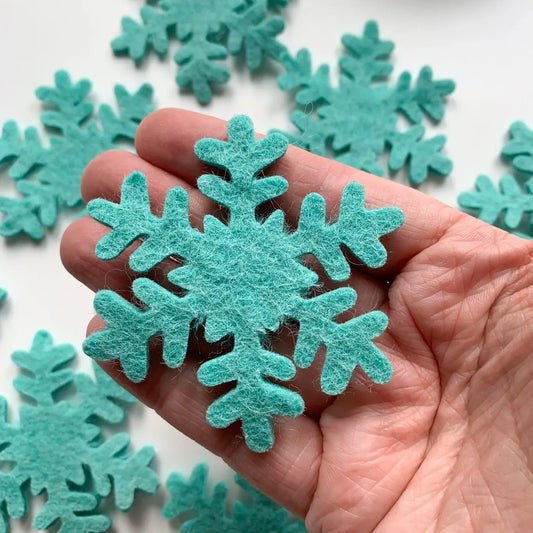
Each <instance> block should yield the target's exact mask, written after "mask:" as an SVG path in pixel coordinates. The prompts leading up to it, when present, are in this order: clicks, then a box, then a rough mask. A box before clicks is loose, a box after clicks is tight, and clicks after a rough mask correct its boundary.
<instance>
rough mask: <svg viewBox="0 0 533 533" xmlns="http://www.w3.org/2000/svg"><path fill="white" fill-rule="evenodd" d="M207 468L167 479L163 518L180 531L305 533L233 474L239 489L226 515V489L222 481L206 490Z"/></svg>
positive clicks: (300, 524)
mask: <svg viewBox="0 0 533 533" xmlns="http://www.w3.org/2000/svg"><path fill="white" fill-rule="evenodd" d="M208 472H209V469H208V467H207V465H206V464H205V463H200V464H198V465H196V466H195V467H194V469H193V471H192V473H191V475H190V477H189V479H186V478H185V477H184V476H183V475H181V474H180V473H179V472H173V473H172V474H170V476H169V477H168V479H167V489H168V492H169V493H170V501H168V502H167V503H166V505H165V507H164V508H163V516H164V517H165V518H167V519H169V520H172V519H174V520H177V521H179V522H180V531H188V532H189V533H212V532H216V533H307V529H306V528H305V524H304V522H303V521H302V520H298V519H296V517H294V516H293V515H292V514H291V513H289V512H288V511H287V510H285V509H283V507H281V506H279V505H278V504H277V503H275V502H274V501H272V500H271V499H270V498H267V497H266V496H265V495H264V494H261V493H260V492H259V491H258V490H257V489H255V488H254V487H252V485H250V484H249V483H247V482H246V481H245V480H244V479H243V478H242V477H241V476H239V475H238V474H235V481H236V483H237V484H238V485H239V487H240V488H241V489H242V490H241V491H240V492H241V495H240V496H239V497H238V499H237V500H236V501H235V502H233V503H232V505H231V511H230V512H228V509H227V507H228V505H227V503H228V498H227V494H228V489H227V485H226V483H224V482H219V483H217V484H216V485H215V486H214V488H213V490H212V491H211V493H210V491H209V488H208Z"/></svg>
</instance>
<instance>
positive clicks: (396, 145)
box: [278, 21, 455, 185]
mask: <svg viewBox="0 0 533 533" xmlns="http://www.w3.org/2000/svg"><path fill="white" fill-rule="evenodd" d="M342 44H343V45H344V47H345V54H343V55H342V56H341V58H340V59H339V68H340V70H341V75H340V79H339V85H338V87H333V86H332V85H331V82H330V77H329V66H328V65H320V66H319V67H318V69H317V70H316V72H313V69H312V65H311V55H310V53H309V51H308V50H306V49H303V50H300V51H299V52H298V53H297V54H296V56H294V57H293V56H291V55H289V54H285V55H284V56H283V57H282V63H283V65H284V66H285V69H286V72H285V74H283V75H282V76H280V78H279V80H278V83H279V86H280V87H281V88H282V89H284V90H287V91H293V90H296V95H295V98H296V102H297V104H299V105H300V106H301V107H302V110H296V111H294V113H293V115H292V121H293V123H294V125H295V126H296V127H297V128H298V130H299V133H297V134H287V137H288V138H289V139H290V142H292V143H294V144H296V145H297V146H300V147H302V148H305V149H306V150H309V151H311V152H314V153H317V154H319V155H326V154H328V153H330V152H332V153H333V155H334V157H335V159H337V160H338V161H340V162H342V163H345V164H347V165H351V166H354V167H356V168H359V169H362V170H366V171H368V172H371V173H372V174H377V175H378V176H381V175H382V174H383V168H382V167H381V165H380V163H379V162H378V158H379V156H380V155H381V154H383V153H384V152H385V150H386V148H387V147H388V148H389V150H390V155H389V161H388V166H389V170H390V171H391V172H393V173H394V172H397V171H398V170H400V168H402V167H407V168H408V175H409V180H410V181H411V183H412V184H414V185H418V184H420V183H422V182H423V181H424V180H425V179H426V178H427V176H428V174H429V173H430V172H434V173H436V174H437V175H440V176H446V175H448V174H449V173H450V172H451V170H452V163H451V161H450V160H449V159H448V158H447V157H446V156H444V155H443V154H442V153H441V150H442V148H443V146H444V143H445V141H446V138H445V137H444V136H443V135H438V136H436V137H433V138H430V139H424V138H423V137H424V132H425V127H424V126H423V125H422V124H421V122H422V120H423V118H424V115H427V116H428V117H429V118H430V119H432V120H433V121H436V122H438V121H440V120H441V119H442V118H443V116H444V97H445V96H446V95H448V94H450V93H451V92H453V90H454V89H455V84H454V82H453V81H451V80H434V79H433V74H432V71H431V69H430V68H429V67H424V68H422V69H421V71H420V73H419V75H418V77H417V79H416V82H415V83H414V85H413V86H411V85H412V79H411V74H409V73H408V72H403V73H402V74H401V75H400V77H399V79H398V82H397V84H396V85H395V86H389V85H386V84H385V82H386V81H387V79H388V76H389V75H390V73H391V72H392V65H391V63H389V61H388V58H389V56H390V54H391V53H392V51H393V49H394V44H393V43H392V42H391V41H383V40H381V39H380V38H379V32H378V26H377V24H376V23H375V22H373V21H370V22H368V23H367V24H366V26H365V29H364V32H363V36H362V37H357V36H355V35H344V36H343V37H342ZM400 115H403V116H404V117H405V118H406V119H407V121H408V122H409V124H410V127H409V129H407V130H405V128H403V129H402V128H401V127H400V125H399V124H398V119H399V117H400Z"/></svg>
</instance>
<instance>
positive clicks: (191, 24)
mask: <svg viewBox="0 0 533 533" xmlns="http://www.w3.org/2000/svg"><path fill="white" fill-rule="evenodd" d="M287 1H288V0H269V1H267V0H155V1H153V2H150V4H151V5H146V6H144V7H143V8H142V9H141V13H140V14H141V20H142V22H136V21H135V20H133V19H132V18H130V17H124V18H123V19H122V30H123V34H122V35H120V36H119V37H117V38H116V39H114V40H113V42H112V43H111V46H112V48H113V51H114V52H115V53H118V54H127V55H129V56H130V57H131V58H132V59H133V60H135V61H136V62H141V61H143V60H144V58H145V57H146V55H147V53H148V52H149V51H150V50H151V49H153V50H154V51H155V52H156V53H157V54H158V55H159V56H165V55H166V54H167V52H168V48H169V41H171V40H172V39H177V40H179V41H180V42H181V44H182V46H181V48H180V49H179V50H178V51H177V52H176V54H175V55H174V61H175V62H176V64H177V65H178V74H177V76H176V83H177V84H178V85H179V86H180V87H189V88H190V89H192V92H193V93H194V95H195V96H196V98H197V99H198V101H199V102H200V103H202V104H207V103H209V101H210V100H211V98H212V96H213V88H214V86H216V85H219V84H224V83H226V82H227V81H228V80H229V77H230V74H229V71H228V70H227V68H226V67H225V66H224V65H223V64H221V63H220V61H221V60H223V59H225V58H226V57H227V55H228V53H229V54H233V55H239V54H240V55H243V56H244V57H245V58H246V64H247V65H248V67H249V68H250V69H251V70H257V69H258V68H259V67H260V66H261V65H262V64H263V61H264V59H265V58H267V57H270V58H273V59H275V60H278V59H279V57H280V56H281V54H282V53H284V52H285V51H286V49H285V46H283V45H282V44H281V43H280V42H279V41H278V40H277V39H276V37H277V35H278V34H279V33H281V32H282V31H283V28H284V21H283V19H282V18H281V17H280V16H278V15H274V16H273V15H272V10H274V11H276V10H279V8H282V7H284V6H286V4H287Z"/></svg>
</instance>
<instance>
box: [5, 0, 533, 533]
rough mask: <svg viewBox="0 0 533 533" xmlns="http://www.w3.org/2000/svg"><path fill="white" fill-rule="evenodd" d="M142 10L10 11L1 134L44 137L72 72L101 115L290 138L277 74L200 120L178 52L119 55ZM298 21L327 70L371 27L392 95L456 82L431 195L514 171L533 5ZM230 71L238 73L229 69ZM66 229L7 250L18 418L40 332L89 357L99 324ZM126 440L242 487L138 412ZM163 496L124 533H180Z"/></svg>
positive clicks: (299, 12)
mask: <svg viewBox="0 0 533 533" xmlns="http://www.w3.org/2000/svg"><path fill="white" fill-rule="evenodd" d="M142 5H143V2H142V0H112V1H110V0H91V1H88V0H76V1H73V0H47V1H46V2H43V1H40V0H0V72H1V73H2V74H1V78H0V122H1V123H3V122H5V121H6V120H7V119H11V118H14V119H16V120H17V121H18V122H19V123H20V125H21V126H22V127H26V126H29V125H38V124H39V114H40V111H41V108H40V103H39V102H38V101H37V100H36V98H35V97H34V90H35V88H36V87H38V86H40V85H52V84H53V74H54V72H55V71H56V70H58V69H67V70H68V71H69V72H70V73H71V75H72V77H73V79H74V80H78V79H80V78H84V77H87V78H89V79H90V80H91V81H92V82H93V93H92V95H93V97H94V101H95V102H96V103H102V102H110V103H112V104H113V105H114V97H113V85H114V84H115V83H123V84H125V85H126V86H127V87H128V89H130V90H133V89H136V88H137V87H138V86H140V85H141V84H142V83H143V82H146V81H148V82H150V83H151V84H152V85H153V86H154V88H155V102H156V105H157V106H158V107H164V106H180V107H185V108H189V109H194V110H202V111H204V112H206V113H211V114H214V115H217V116H219V117H223V118H229V117H231V116H232V115H234V114H237V113H247V114H249V115H250V116H251V117H252V119H253V120H254V122H255V125H256V128H257V129H258V130H262V131H267V130H268V129H270V128H273V127H278V128H285V129H291V128H290V123H289V113H290V109H291V101H290V98H289V97H288V95H287V94H286V93H283V92H281V91H280V90H279V89H278V88H277V86H276V78H275V76H274V75H273V74H268V73H267V74H264V75H253V76H251V75H250V74H249V71H247V70H246V69H241V70H239V71H238V72H235V71H232V78H231V80H230V83H229V84H228V85H227V86H226V87H225V89H224V90H223V96H219V97H217V98H215V99H214V100H213V102H212V103H211V104H210V105H209V106H207V107H203V108H202V107H201V106H199V105H198V104H197V103H196V100H195V99H194V98H193V97H192V96H191V95H189V94H180V92H179V91H178V89H177V88H176V86H175V85H174V82H173V79H174V75H175V71H176V70H175V69H176V67H175V65H174V63H173V62H172V60H171V57H172V55H173V52H174V51H175V50H176V49H177V47H178V46H177V45H176V44H174V46H173V47H171V50H170V54H169V56H168V57H167V58H166V59H164V60H160V59H158V58H157V56H155V55H152V56H150V58H149V59H148V60H147V61H146V62H145V63H144V64H143V66H142V67H141V68H135V67H134V65H133V62H132V61H131V60H129V59H128V58H115V57H114V56H113V54H112V53H111V50H110V46H109V43H110V41H111V39H112V38H113V37H115V36H117V35H118V34H119V33H120V19H121V17H122V16H123V15H130V16H133V17H134V18H136V19H138V10H139V8H140V7H141V6H142ZM286 18H287V27H286V30H285V32H284V34H282V36H281V40H282V42H284V43H285V44H286V45H287V46H288V47H289V49H290V50H291V51H293V52H295V51H296V50H297V49H299V48H301V47H304V46H306V47H308V48H309V49H310V50H311V52H312V54H313V57H314V61H315V64H318V62H328V63H330V64H331V65H333V66H334V65H335V64H336V60H337V58H338V55H339V52H340V50H341V47H340V36H341V35H342V34H343V33H346V32H350V33H356V34H361V32H362V29H363V25H364V23H365V22H366V21H367V20H369V19H376V20H377V21H378V22H379V24H380V31H381V36H382V38H385V39H391V40H393V41H394V42H395V43H396V49H395V52H394V54H393V64H394V65H395V71H394V73H393V75H392V78H391V79H392V82H395V81H396V79H397V77H398V75H399V73H400V72H401V71H403V70H409V71H411V72H412V73H414V74H416V73H418V71H419V69H420V67H422V66H423V65H426V64H429V65H431V66H432V67H433V70H434V74H435V77H436V78H448V77H449V78H453V79H454V80H455V81H456V82H457V90H456V91H455V93H453V95H452V96H451V97H450V98H449V99H448V105H447V114H446V117H445V119H444V120H443V121H442V122H441V123H440V125H438V126H437V127H436V128H434V129H435V130H436V131H438V132H439V133H445V134H446V135H447V136H448V143H447V147H446V153H447V154H448V155H449V157H451V159H452V160H453V162H454V165H455V167H454V171H453V173H452V175H451V176H449V177H448V178H446V179H445V180H440V179H438V178H431V179H430V180H428V182H426V183H424V184H423V185H422V186H421V189H422V190H423V191H424V192H427V193H428V194H431V195H433V196H436V197H437V198H439V199H441V200H442V201H444V202H447V203H449V204H451V205H454V206H455V205H456V197H457V194H458V193H459V192H460V191H462V190H466V189H469V188H471V187H472V186H473V182H474V179H475V177H476V175H478V174H480V173H486V174H488V175H490V176H492V177H493V178H499V177H500V176H501V174H502V173H503V172H504V171H505V168H506V167H505V165H504V164H503V163H502V162H501V161H500V160H499V158H498V154H499V151H500V149H501V147H502V144H503V142H504V141H505V139H506V132H507V130H508V127H509V125H510V124H511V123H512V122H513V121H514V120H518V119H520V120H524V121H525V122H526V123H528V124H529V125H530V126H533V105H532V103H531V101H532V97H533V90H532V89H533V84H532V82H533V67H532V65H533V61H532V60H533V57H532V56H533V31H532V28H533V4H532V2H531V1H529V0H446V1H444V0H441V1H440V2H437V1H436V0H328V1H325V0H292V2H291V6H290V7H289V8H288V9H287V10H286ZM232 63H233V61H232V60H231V59H230V60H228V65H229V66H230V67H231V65H232ZM335 71H336V69H335V68H333V72H335ZM432 129H433V128H430V132H431V130H432ZM41 131H42V128H41ZM44 139H45V144H46V142H47V141H46V136H45V137H44ZM5 170H6V169H5V167H2V168H1V169H0V174H1V178H0V193H2V194H10V195H11V194H13V193H14V187H13V183H12V182H11V180H10V179H9V178H8V177H7V173H6V172H5ZM396 179H398V180H400V181H402V180H405V177H404V176H402V175H400V176H398V177H397V178H396ZM66 223H67V222H66V221H65V219H64V218H62V219H61V224H60V225H59V227H57V228H56V229H55V230H54V231H52V232H50V234H48V236H47V237H46V239H45V240H44V241H43V242H41V243H38V244H35V243H32V242H30V241H29V240H27V239H24V240H22V241H20V242H16V243H11V244H6V243H5V242H4V241H3V240H2V241H1V242H0V286H4V287H6V288H7V289H8V290H9V301H8V303H7V305H6V306H5V307H4V309H3V310H2V311H1V312H0V392H1V394H3V395H5V396H6V397H7V398H8V399H9V401H10V404H11V406H12V408H11V416H12V418H13V417H15V418H16V407H17V405H18V403H19V399H18V397H17V395H16V394H14V393H13V390H12V387H11V381H12V379H13V377H14V376H15V375H16V374H17V370H16V368H15V366H14V365H13V363H11V360H10V354H11V352H12V351H13V350H15V349H22V348H29V346H30V343H31V340H32V337H33V334H34V333H35V332H36V331H37V330H38V329H40V328H44V329H47V330H49V331H50V332H52V334H53V336H54V340H55V341H56V342H58V343H62V342H70V343H72V344H74V345H75V346H76V347H77V348H78V349H79V347H80V345H81V342H82V340H83V338H84V336H85V326H86V323H87V322H88V320H89V319H90V318H91V316H92V314H93V311H92V294H91V293H90V291H89V290H88V289H86V288H85V287H84V286H82V285H81V284H80V283H79V282H78V281H77V280H75V279H73V278H71V277H70V276H69V274H67V272H66V271H65V270H64V269H63V267H62V265H61V262H60V260H59V253H58V250H59V241H60V236H61V232H62V230H63V229H64V227H65V226H66ZM80 353H81V351H80ZM79 359H80V360H79V362H78V365H79V367H80V368H88V366H89V365H88V361H87V359H86V357H85V356H83V355H81V356H80V358H79ZM128 429H129V431H130V432H131V435H132V441H133V446H134V447H135V449H139V448H140V447H141V446H142V445H145V444H153V445H154V446H155V447H156V449H157V452H158V460H157V462H156V468H157V469H158V471H159V473H160V475H161V478H162V479H165V478H166V476H167V475H168V473H169V472H171V471H172V470H174V469H178V470H180V471H182V472H184V473H187V474H188V473H189V472H190V469H191V468H192V466H193V465H194V464H195V463H196V462H198V461H201V460H207V461H208V462H209V463H210V464H211V465H212V466H211V478H212V479H215V480H218V479H231V474H230V472H229V470H228V469H227V467H226V466H225V465H223V463H222V462H221V461H220V460H218V459H217V458H215V457H213V456H212V455H210V454H209V453H208V452H206V451H205V450H203V449H202V448H201V447H199V446H198V445H196V444H195V443H194V442H191V441H190V440H189V439H187V438H186V437H184V436H182V435H181V434H179V433H178V432H177V431H176V430H174V429H173V428H171V427H169V426H168V425H167V424H166V423H165V422H163V421H161V420H159V419H158V418H157V416H155V415H154V414H153V413H151V412H148V410H146V409H143V408H141V407H140V406H138V407H136V408H134V410H133V413H132V416H130V418H129V424H128ZM164 497H165V496H164V494H163V492H162V491H161V492H160V493H159V498H158V499H157V498H156V499H154V498H147V497H145V498H140V499H139V501H138V502H137V504H136V505H135V506H134V509H133V513H131V516H129V517H128V515H121V514H120V513H116V514H115V515H114V528H115V530H116V531H161V532H164V531H176V528H175V527H171V526H169V525H168V524H167V523H166V522H165V521H163V519H161V517H160V515H159V513H160V506H161V504H162V502H163V500H164ZM39 506H40V504H39V505H36V506H35V507H36V508H38V507H39ZM35 507H34V510H35ZM30 523H31V522H30V521H28V520H26V521H23V522H20V521H19V522H18V523H17V521H13V531H15V532H16V531H26V530H28V529H29V527H30ZM252 533H253V532H252Z"/></svg>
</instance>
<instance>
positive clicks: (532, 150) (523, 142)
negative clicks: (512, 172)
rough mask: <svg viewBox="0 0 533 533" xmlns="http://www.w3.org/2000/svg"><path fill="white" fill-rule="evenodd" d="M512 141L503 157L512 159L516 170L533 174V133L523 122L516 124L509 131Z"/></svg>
mask: <svg viewBox="0 0 533 533" xmlns="http://www.w3.org/2000/svg"><path fill="white" fill-rule="evenodd" d="M509 135H510V137H511V139H510V140H509V141H507V142H506V143H505V145H504V147H503V149H502V155H503V156H505V157H510V158H511V159H512V161H513V166H514V168H516V170H519V171H521V172H525V173H527V174H533V131H531V130H530V129H529V128H528V127H527V126H526V125H525V124H524V123H523V122H514V123H513V124H511V128H510V131H509Z"/></svg>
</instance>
